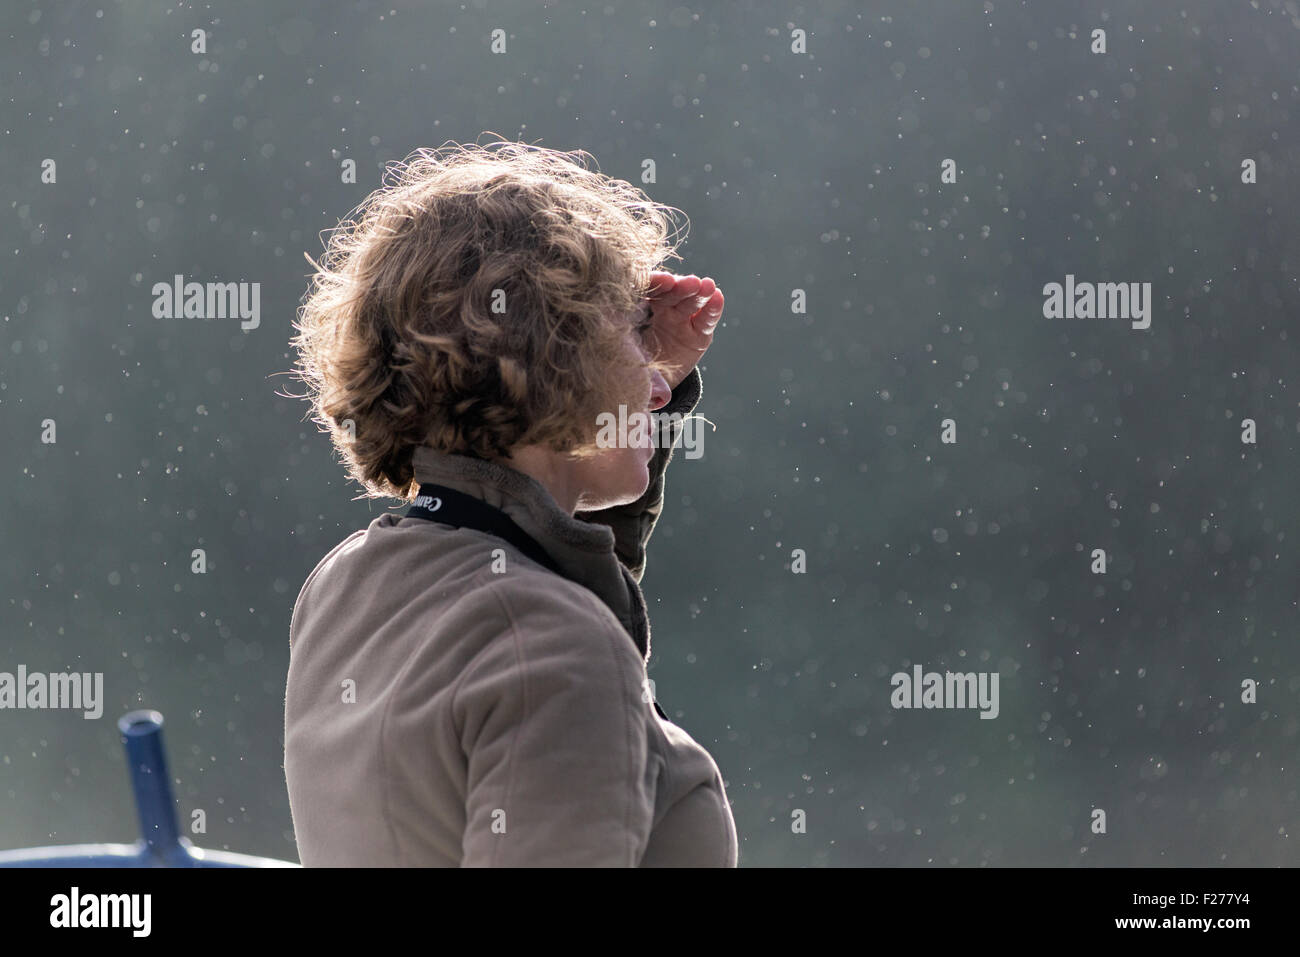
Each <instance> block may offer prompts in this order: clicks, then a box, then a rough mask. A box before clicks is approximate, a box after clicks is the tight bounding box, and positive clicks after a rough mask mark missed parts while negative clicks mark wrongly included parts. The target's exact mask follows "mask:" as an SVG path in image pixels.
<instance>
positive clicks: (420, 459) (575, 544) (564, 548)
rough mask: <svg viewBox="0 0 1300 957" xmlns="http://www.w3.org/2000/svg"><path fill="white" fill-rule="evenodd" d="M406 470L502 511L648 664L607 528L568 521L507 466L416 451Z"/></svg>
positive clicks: (631, 592)
mask: <svg viewBox="0 0 1300 957" xmlns="http://www.w3.org/2000/svg"><path fill="white" fill-rule="evenodd" d="M412 466H413V469H414V472H415V480H416V481H417V482H430V483H433V484H436V485H445V486H447V487H448V488H453V489H455V490H456V491H458V492H464V493H465V494H466V495H472V496H474V497H475V498H477V499H480V500H481V501H483V502H484V503H485V504H487V505H490V506H492V507H493V508H498V509H500V510H501V511H503V512H504V513H505V514H506V515H507V516H509V517H510V518H511V519H512V520H513V521H514V522H515V524H516V525H518V526H519V527H520V528H522V529H523V530H524V531H525V532H527V533H528V534H529V535H530V536H532V537H533V538H534V539H536V540H537V544H539V545H541V546H542V548H544V549H545V550H546V553H547V554H548V555H550V556H551V558H552V559H553V560H554V561H555V563H556V564H557V565H558V566H559V567H560V570H561V571H562V572H563V574H564V576H565V577H566V578H568V579H569V580H570V581H573V582H576V583H577V584H579V585H582V586H583V587H585V588H587V589H589V590H591V591H592V592H594V593H595V594H596V597H597V598H599V599H600V600H601V601H603V602H604V603H605V604H606V605H607V606H608V607H609V610H610V611H612V612H613V613H614V617H616V618H617V619H618V620H619V623H620V624H622V625H623V628H624V629H625V630H626V631H627V633H628V635H629V636H630V637H631V638H632V641H633V642H634V643H635V644H636V646H637V649H638V650H639V651H640V652H641V656H642V658H644V659H646V660H648V659H649V657H650V623H649V619H648V616H647V613H646V605H645V597H644V596H643V595H642V594H641V586H640V585H638V584H637V582H636V580H635V579H634V578H633V577H632V574H631V572H629V571H628V570H627V568H626V567H625V566H624V565H623V563H622V562H620V561H619V560H618V556H617V555H616V554H615V552H614V530H613V529H612V528H610V527H609V526H608V525H601V524H597V523H596V522H587V521H583V520H582V519H579V518H574V517H573V516H572V515H570V514H568V513H567V512H565V511H564V509H562V508H560V506H559V504H558V503H557V502H556V501H555V499H554V497H553V496H552V495H551V493H550V492H549V491H547V490H546V487H545V486H543V485H542V484H541V483H540V482H538V481H537V480H536V479H535V478H533V477H532V476H531V475H526V474H525V473H523V472H520V471H519V470H517V469H513V468H510V467H509V466H507V465H501V464H500V463H497V462H489V461H487V460H485V459H478V458H474V457H472V456H466V455H453V454H451V453H448V452H439V451H438V450H436V449H433V448H430V447H428V446H420V447H419V448H417V449H416V450H415V455H414V458H413V461H412Z"/></svg>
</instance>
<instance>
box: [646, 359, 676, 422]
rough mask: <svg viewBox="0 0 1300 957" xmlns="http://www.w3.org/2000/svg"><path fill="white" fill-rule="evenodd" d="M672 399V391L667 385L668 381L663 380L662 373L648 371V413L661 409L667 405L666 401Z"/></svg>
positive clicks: (652, 370) (655, 370) (654, 370)
mask: <svg viewBox="0 0 1300 957" xmlns="http://www.w3.org/2000/svg"><path fill="white" fill-rule="evenodd" d="M672 397H673V390H672V389H671V388H670V387H669V385H668V380H667V379H665V378H664V376H663V373H662V372H660V371H659V370H658V369H651V370H650V411H651V412H654V411H655V410H656V409H662V408H663V407H664V406H666V405H667V404H668V400H669V399H671V398H672Z"/></svg>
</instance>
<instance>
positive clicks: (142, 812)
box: [117, 711, 193, 867]
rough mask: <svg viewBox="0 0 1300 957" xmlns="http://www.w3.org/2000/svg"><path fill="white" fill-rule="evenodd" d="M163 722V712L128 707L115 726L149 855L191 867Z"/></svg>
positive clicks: (158, 860)
mask: <svg viewBox="0 0 1300 957" xmlns="http://www.w3.org/2000/svg"><path fill="white" fill-rule="evenodd" d="M162 724H163V716H162V715H161V714H159V713H158V712H157V711H131V712H128V713H127V714H124V715H123V716H122V717H121V718H119V719H118V722H117V728H118V730H119V731H121V732H122V744H123V745H125V746H126V760H127V769H128V771H129V772H130V775H131V787H132V789H133V790H134V791H135V805H136V810H137V812H138V813H139V816H140V833H141V835H142V836H143V837H144V840H145V843H146V844H147V845H148V855H149V856H150V857H152V858H154V859H155V860H156V862H157V863H158V864H160V865H171V866H173V867H178V866H179V867H185V866H191V867H192V866H193V859H192V858H191V857H190V854H189V852H188V850H187V849H186V848H185V847H184V845H182V844H181V832H180V825H179V822H178V821H177V818H176V802H175V799H174V798H173V796H172V783H171V779H170V778H169V777H168V776H167V755H166V752H165V751H164V750H163V739H162Z"/></svg>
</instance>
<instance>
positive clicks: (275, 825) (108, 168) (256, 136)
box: [0, 0, 1300, 866]
mask: <svg viewBox="0 0 1300 957" xmlns="http://www.w3.org/2000/svg"><path fill="white" fill-rule="evenodd" d="M0 18H2V19H0V43H3V45H4V52H5V55H4V57H3V59H2V60H0V73H2V74H3V77H4V87H3V89H4V96H3V102H2V103H0V110H2V111H3V113H2V114H0V116H2V118H3V122H2V123H0V129H2V130H3V135H2V136H0V158H2V160H3V169H4V177H3V185H2V186H0V189H3V200H4V202H3V212H4V217H3V234H2V235H0V239H2V240H3V245H4V251H3V255H4V260H3V262H4V269H3V274H2V275H0V314H2V315H3V322H2V323H0V355H3V357H4V364H3V371H2V374H0V422H2V423H3V428H4V435H5V436H6V438H7V443H6V444H7V448H8V454H6V455H4V456H3V465H2V466H0V468H3V475H4V492H5V498H6V503H7V504H6V507H5V510H4V540H3V547H2V548H0V567H2V568H3V573H4V574H3V596H2V599H3V600H2V603H0V607H3V609H4V615H5V618H4V627H3V629H2V631H0V671H8V672H14V671H16V669H17V667H18V665H19V664H23V665H26V667H27V668H28V670H29V671H45V672H50V671H64V670H75V671H87V672H96V671H99V672H103V673H104V693H105V701H104V713H103V717H101V718H100V719H98V720H85V719H83V717H82V716H81V713H80V712H68V711H53V710H47V711H16V710H6V711H0V847H20V846H28V845H41V844H63V843H74V842H83V841H123V842H126V841H131V840H133V839H134V838H135V837H136V834H137V830H136V823H135V819H134V812H133V804H132V799H131V794H130V788H129V784H128V780H127V776H126V771H125V767H124V761H123V756H122V750H121V746H120V744H119V740H118V734H117V730H116V726H115V721H116V718H117V717H118V716H120V715H121V714H122V713H123V712H125V711H127V710H130V709H136V708H146V707H147V708H156V709H158V710H159V711H161V712H162V713H163V714H164V715H165V716H166V719H167V725H166V732H165V733H166V737H167V744H168V749H169V753H170V757H171V762H172V767H171V770H172V773H173V776H174V777H175V779H176V780H177V782H178V784H177V797H178V800H179V810H180V813H181V815H182V821H183V823H188V822H189V820H190V815H191V813H192V812H193V811H194V810H195V809H203V810H204V811H205V812H206V815H207V832H206V833H204V834H195V835H191V836H192V839H193V840H194V841H195V843H196V844H198V845H199V846H202V847H210V848H220V849H229V850H233V851H240V852H245V853H251V854H262V855H268V856H274V857H281V858H287V859H291V860H297V852H296V848H295V845H294V841H293V833H292V822H291V819H290V814H289V805H288V800H287V796H286V791H285V783H284V772H283V768H282V759H283V751H282V748H283V695H284V683H285V673H286V668H287V662H288V626H289V616H290V611H291V609H292V606H293V602H294V599H295V597H296V595H297V593H298V589H299V587H300V586H301V584H302V582H303V580H304V578H305V577H306V575H307V574H308V572H310V571H311V569H312V568H313V567H314V566H315V564H316V563H317V562H318V561H319V560H320V559H321V557H323V555H324V554H325V553H326V551H327V550H328V549H329V548H331V547H332V546H333V545H334V544H336V543H337V542H338V541H339V540H341V539H342V538H344V537H345V536H346V535H348V534H349V533H350V532H352V531H354V530H355V529H358V528H361V527H363V526H364V525H365V524H367V523H368V522H369V521H370V520H371V519H373V518H374V517H376V516H377V515H379V514H381V513H382V511H383V510H384V509H385V507H386V505H387V504H392V505H396V504H397V503H395V502H393V503H384V502H379V501H371V502H367V501H364V500H356V499H355V498H354V497H355V496H356V494H357V492H358V489H357V488H355V487H354V486H352V485H350V484H349V483H348V482H347V481H346V479H345V476H344V474H343V470H342V468H341V467H340V466H339V465H338V464H337V463H336V462H335V460H334V459H333V457H332V454H331V450H330V447H329V445H328V442H327V440H326V439H325V437H324V436H323V435H321V434H319V433H318V432H317V431H316V429H315V426H314V425H312V424H311V423H309V422H308V421H307V420H306V418H305V414H306V412H307V406H306V403H305V402H302V401H298V400H295V399H291V398H285V397H282V396H280V395H277V392H285V391H295V392H297V391H301V390H300V388H299V387H297V385H296V384H295V383H294V382H293V381H292V380H291V379H289V378H288V377H286V376H284V375H278V373H283V372H285V371H287V370H288V369H290V367H291V365H292V362H293V356H292V355H291V354H290V352H289V348H288V339H289V337H290V336H291V335H292V332H293V330H292V327H291V323H292V322H293V320H294V317H295V310H296V308H297V305H298V302H299V299H300V297H301V296H302V294H303V293H304V291H305V290H306V285H307V278H308V275H309V273H310V271H311V267H310V266H309V265H308V263H307V262H306V261H305V260H304V258H303V253H304V252H307V253H310V254H311V255H313V256H317V255H318V254H319V253H320V251H321V235H320V234H321V231H322V230H327V229H329V228H331V227H333V226H335V225H336V224H337V223H338V221H339V220H340V219H341V218H343V217H345V216H346V215H347V214H348V213H349V211H350V210H351V209H352V208H353V207H354V206H355V205H356V204H357V203H358V202H360V201H361V200H362V199H363V198H364V197H365V196H366V195H367V194H368V193H369V192H370V191H371V190H373V189H375V188H376V187H378V186H379V185H381V178H382V175H383V171H384V168H385V166H386V164H389V163H393V162H396V161H399V160H401V159H402V158H403V157H405V156H407V155H408V154H409V153H410V152H411V151H413V150H415V149H417V148H420V147H437V146H440V145H442V144H444V143H446V142H447V141H450V140H455V141H459V142H474V141H478V142H482V143H485V142H490V141H491V140H493V139H495V138H496V136H484V135H483V133H484V132H485V131H490V132H491V133H494V134H499V135H500V136H503V137H505V138H507V139H522V140H525V141H527V142H530V143H535V144H538V145H541V146H548V147H552V148H556V149H561V150H572V149H584V150H587V151H589V152H590V153H591V154H592V155H593V156H594V157H595V163H596V164H598V165H599V168H600V169H601V170H602V171H603V172H606V173H608V174H610V175H613V176H617V177H620V178H625V179H628V180H631V181H633V182H636V183H638V184H639V185H643V188H644V189H645V190H646V191H647V192H648V193H649V194H650V196H651V197H652V198H654V199H655V200H657V201H659V202H664V203H668V204H671V205H673V206H676V207H677V208H679V209H681V210H682V211H683V212H684V213H685V214H686V215H687V216H688V217H689V220H690V231H689V234H688V239H687V241H686V242H685V244H684V245H683V246H682V247H681V251H682V255H683V257H684V260H683V261H680V262H678V261H671V262H670V268H672V269H673V270H674V271H676V272H680V273H687V274H688V273H695V274H697V275H700V276H706V275H707V276H712V277H713V278H714V279H715V280H716V281H717V282H718V284H719V286H720V287H721V288H722V289H723V290H724V292H725V294H726V297H727V307H726V312H725V314H724V317H723V319H724V321H723V325H722V326H721V327H720V329H719V332H718V336H717V342H716V345H715V346H714V347H713V349H712V350H711V351H710V353H709V354H708V356H707V361H706V363H705V365H704V366H703V376H704V398H703V400H702V402H701V404H700V407H699V410H698V411H699V412H700V413H701V414H703V415H705V416H707V417H708V418H709V419H710V420H712V421H713V422H714V423H715V424H716V425H717V430H716V431H706V432H705V446H704V455H703V457H702V458H699V459H696V460H690V459H687V458H685V457H684V456H683V455H682V454H681V453H680V452H679V453H678V455H677V457H676V459H675V461H674V464H673V465H672V467H671V469H670V472H669V478H668V500H667V504H666V507H665V515H664V518H663V519H662V521H661V523H660V525H659V527H658V530H657V532H656V534H655V537H654V539H653V540H652V547H651V550H650V561H649V566H648V571H647V574H646V578H645V581H644V587H645V591H646V595H647V599H648V601H649V604H650V608H651V621H652V626H653V632H654V640H653V647H654V657H653V658H652V659H651V666H650V676H651V677H652V678H653V679H654V680H655V682H656V686H657V690H658V695H659V698H660V701H661V703H662V704H663V705H664V707H665V708H666V709H667V711H668V712H669V714H670V715H671V716H672V717H673V718H674V720H676V721H677V722H678V723H679V724H681V725H682V727H684V728H685V729H686V730H687V731H688V732H689V733H690V734H691V735H693V736H694V737H695V738H696V739H697V740H699V741H700V742H701V743H702V744H704V745H705V747H707V748H708V749H709V750H710V751H711V752H712V754H713V755H714V757H715V758H716V760H717V762H718V764H719V766H720V768H721V769H722V772H723V776H724V778H725V779H726V783H727V787H728V792H729V796H730V798H731V799H732V801H733V803H734V811H735V816H736V824H737V829H738V831H739V834H740V839H741V851H740V855H741V857H740V861H741V864H742V866H744V865H789V866H842V865H913V866H926V865H933V866H952V865H957V866H981V865H1028V864H1046V865H1059V866H1096V865H1193V864H1195V865H1220V864H1227V865H1260V864H1262V865H1280V864H1289V865H1294V864H1297V863H1300V848H1298V847H1297V841H1298V840H1300V835H1298V834H1297V833H1296V829H1297V814H1298V813H1300V799H1298V798H1297V781H1298V780H1300V736H1298V735H1297V730H1298V727H1300V725H1298V723H1297V714H1298V712H1300V709H1298V708H1297V700H1298V698H1300V646H1298V645H1297V596H1298V594H1300V584H1298V572H1300V562H1298V561H1297V551H1296V547H1297V541H1298V540H1300V527H1297V526H1298V525H1300V523H1298V522H1297V494H1296V491H1297V477H1296V476H1297V465H1298V464H1300V462H1298V461H1297V451H1298V446H1300V443H1298V439H1300V435H1298V429H1300V419H1298V412H1297V402H1298V401H1300V393H1297V376H1300V361H1298V359H1300V355H1298V352H1297V340H1298V339H1300V324H1298V323H1297V321H1296V308H1297V304H1298V303H1300V290H1298V289H1297V275H1300V241H1297V228H1296V216H1297V199H1300V190H1298V189H1297V173H1296V170H1297V168H1298V167H1300V136H1298V135H1297V122H1296V117H1295V116H1293V114H1294V113H1296V112H1297V110H1298V109H1300V86H1298V85H1297V84H1298V82H1300V74H1298V71H1297V64H1300V10H1298V9H1297V6H1296V4H1295V3H1293V2H1287V3H1275V2H1270V0H1258V2H1254V3H1245V2H1243V3H1233V4H1224V3H1221V2H1217V0H1189V2H1179V3H1154V4H1153V3H1135V2H1123V3H1096V2H1080V3H1069V4H1066V3H1050V2H1047V3H1033V4H1022V3H1014V2H1003V0H998V2H991V3H984V4H980V3H964V4H955V3H949V2H925V3H910V4H909V3H871V4H850V3H822V4H806V5H804V4H795V5H786V4H772V3H744V4H726V5H724V4H711V5H701V6H697V7H689V6H676V5H673V4H667V5H663V6H659V7H656V6H653V5H646V4H632V3H619V4H613V3H611V4H605V3H595V4H576V3H575V4H569V3H563V4H556V5H540V4H531V3H523V2H516V3H491V4H489V3H485V2H476V3H468V4H452V3H447V4H441V3H423V2H421V3H415V2H411V0H385V2H383V3H340V2H333V0H331V2H328V3H327V2H319V0H318V2H302V3H297V4H293V5H281V4H275V5H268V4H263V3H223V4H219V5H209V4H190V3H170V4H162V3H157V4H146V3H126V2H109V0H105V2H103V3H102V4H100V5H99V6H98V7H97V5H96V4H93V3H92V4H67V3H65V4H53V3H36V4H32V3H18V2H15V3H8V4H5V5H4V7H3V11H2V12H0ZM1098 28H1099V29H1103V30H1105V37H1106V52H1105V53H1104V54H1103V53H1094V52H1092V46H1093V42H1094V41H1093V39H1092V31H1093V30H1094V29H1098ZM195 29H203V30H206V31H208V37H207V49H206V52H205V53H194V52H191V44H192V43H193V38H192V35H191V31H193V30H195ZM494 30H502V31H504V35H505V43H506V50H505V52H504V53H493V52H492V35H493V31H494ZM795 31H804V32H805V34H806V51H807V52H806V53H798V52H794V51H792V43H795V42H796V41H797V37H798V34H797V33H796V32H795ZM47 158H48V159H53V160H55V162H56V163H57V180H56V182H54V183H43V182H42V180H41V175H42V162H43V161H44V160H45V159H47ZM346 159H352V160H355V162H356V167H357V181H356V183H355V184H350V183H343V182H341V175H340V164H341V163H342V162H343V161H344V160H346ZM646 159H652V160H654V166H655V169H656V174H657V178H656V182H654V183H645V184H642V183H641V172H642V169H643V163H644V161H645V160H646ZM945 159H952V160H953V161H954V163H955V167H956V171H957V181H956V182H955V183H943V182H941V164H942V163H943V161H944V160H945ZM1245 159H1251V160H1253V161H1254V162H1255V164H1256V168H1257V174H1256V175H1257V180H1258V181H1257V182H1256V183H1253V184H1246V183H1243V182H1242V181H1241V169H1242V161H1243V160H1245ZM593 165H594V164H593ZM178 273H179V274H182V275H183V276H184V277H185V279H186V281H198V282H258V283H260V284H261V324H260V326H259V327H258V328H256V329H250V330H247V331H246V330H243V329H241V328H240V323H239V320H238V319H237V318H235V319H210V320H202V319H156V318H154V317H153V315H152V303H153V295H152V293H151V288H152V286H153V284H154V283H156V282H170V281H171V280H172V277H173V276H174V275H176V274H178ZM1067 274H1073V275H1074V276H1075V278H1076V280H1078V281H1080V282H1083V281H1089V282H1125V283H1130V282H1136V283H1141V282H1150V283H1151V284H1152V293H1153V298H1154V304H1153V309H1152V317H1151V328H1150V329H1149V330H1146V331H1141V330H1135V329H1132V328H1131V326H1130V323H1129V322H1127V321H1123V320H1080V319H1045V318H1044V317H1043V314H1042V308H1043V286H1044V284H1046V283H1050V282H1060V283H1063V282H1064V281H1065V277H1066V275H1067ZM794 290H803V291H804V292H805V293H806V296H807V303H808V307H807V311H806V313H799V312H793V311H792V308H791V303H792V294H793V291H794ZM946 418H951V419H954V420H955V421H956V423H957V437H958V441H957V443H956V444H955V445H952V444H943V443H941V442H940V423H941V421H942V420H944V419H946ZM1244 418H1252V419H1254V420H1255V422H1256V423H1257V432H1258V442H1257V444H1254V445H1249V444H1243V443H1242V441H1241V433H1242V429H1241V421H1242V419H1244ZM46 419H53V420H54V421H55V422H56V427H57V441H56V442H55V443H54V444H46V443H43V442H42V441H41V433H42V428H43V426H42V422H43V421H44V420H46ZM195 548H202V549H204V550H205V551H206V555H207V563H208V565H207V573H206V574H204V575H197V574H193V573H192V572H191V561H192V559H191V552H192V550H193V549H195ZM796 548H802V549H804V550H805V552H806V555H807V572H806V574H795V573H793V572H792V570H791V555H792V550H793V549H796ZM1094 548H1102V549H1104V550H1105V551H1106V554H1107V556H1108V559H1109V563H1110V564H1109V568H1108V569H1107V572H1106V574H1104V575H1096V574H1093V573H1092V572H1091V571H1090V566H1091V552H1092V550H1093V549H1094ZM914 663H920V664H922V665H923V666H924V667H925V669H926V670H938V671H943V670H945V669H952V670H956V671H969V670H974V671H997V672H998V673H999V675H1000V714H999V716H998V717H997V718H996V719H995V720H980V719H979V717H978V712H977V711H975V710H968V711H957V710H920V711H917V710H909V711H902V710H900V711H895V710H894V709H893V708H891V706H890V700H889V699H890V691H891V685H890V675H892V674H893V673H894V672H897V671H908V672H910V670H911V667H912V665H913V664H914ZM1245 679H1253V680H1255V681H1257V682H1258V684H1259V691H1258V702H1257V703H1255V704H1247V703H1243V702H1242V700H1241V685H1242V681H1243V680H1245ZM1094 808H1101V809H1104V810H1105V811H1106V813H1107V832H1106V833H1105V834H1094V833H1092V831H1091V830H1090V826H1089V825H1090V822H1091V813H1092V810H1093V809H1094ZM796 810H802V811H804V812H805V813H806V817H807V831H806V833H793V832H792V827H791V820H792V814H793V813H794V812H795V811H796Z"/></svg>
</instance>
